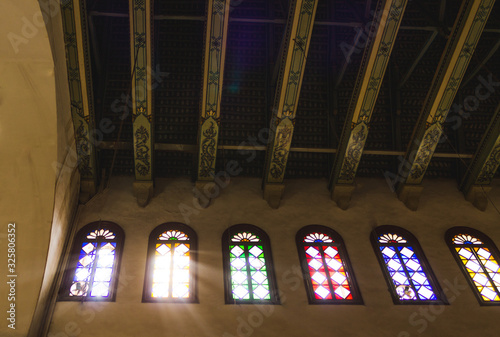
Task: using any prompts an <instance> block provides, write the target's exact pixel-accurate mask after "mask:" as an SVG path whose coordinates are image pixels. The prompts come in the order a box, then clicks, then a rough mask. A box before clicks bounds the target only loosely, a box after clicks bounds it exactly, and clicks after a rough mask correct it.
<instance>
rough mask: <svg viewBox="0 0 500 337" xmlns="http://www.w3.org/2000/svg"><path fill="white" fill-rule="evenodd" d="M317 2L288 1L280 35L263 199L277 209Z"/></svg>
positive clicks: (281, 192)
mask: <svg viewBox="0 0 500 337" xmlns="http://www.w3.org/2000/svg"><path fill="white" fill-rule="evenodd" d="M317 6H318V0H292V1H291V2H290V9H289V14H288V22H287V26H286V30H285V35H284V38H283V39H284V40H283V43H284V48H283V51H284V52H283V54H282V59H281V60H278V62H280V63H281V68H280V72H279V76H278V83H277V86H276V93H275V97H274V103H273V109H272V117H271V126H270V130H269V143H268V147H267V153H266V164H265V169H264V179H263V189H264V199H266V200H267V202H268V203H269V205H270V206H271V207H273V208H278V207H279V204H280V200H281V196H282V194H283V190H284V185H283V179H284V177H285V170H286V164H287V160H288V153H289V151H290V145H291V144H292V137H293V129H294V124H295V116H296V112H297V107H298V103H299V95H300V88H301V85H302V79H303V77H304V69H305V66H306V60H307V53H308V51H309V44H310V42H311V35H312V30H313V25H314V18H315V16H316V9H317Z"/></svg>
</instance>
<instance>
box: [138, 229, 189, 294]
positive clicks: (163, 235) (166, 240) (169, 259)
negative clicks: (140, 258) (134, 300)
mask: <svg viewBox="0 0 500 337" xmlns="http://www.w3.org/2000/svg"><path fill="white" fill-rule="evenodd" d="M197 251H198V238H197V236H196V232H195V231H194V230H193V229H191V227H189V226H187V225H185V224H182V223H178V222H168V223H164V224H161V225H159V226H158V227H156V228H155V229H154V230H153V231H152V232H151V234H150V236H149V243H148V255H147V263H146V277H145V280H144V292H143V297H142V299H143V301H144V302H197V301H198V300H197V286H196V279H197V273H196V270H197V265H196V263H197V260H198V254H197Z"/></svg>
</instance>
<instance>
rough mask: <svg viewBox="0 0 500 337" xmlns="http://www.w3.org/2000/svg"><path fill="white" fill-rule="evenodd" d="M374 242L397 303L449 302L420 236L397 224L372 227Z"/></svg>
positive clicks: (376, 252) (372, 239)
mask: <svg viewBox="0 0 500 337" xmlns="http://www.w3.org/2000/svg"><path fill="white" fill-rule="evenodd" d="M371 242H372V244H373V248H374V249H375V254H376V255H377V258H378V260H379V262H380V264H381V267H382V270H383V273H384V276H385V278H386V281H387V284H388V286H389V289H390V290H391V295H392V298H393V301H394V303H395V304H421V303H436V302H440V303H447V302H446V298H445V297H444V294H443V291H442V290H441V288H440V286H439V284H438V282H437V280H436V277H435V276H434V274H433V273H432V270H431V268H430V265H429V262H428V261H427V259H426V257H425V255H424V252H423V251H422V248H421V247H420V244H419V243H418V241H417V239H416V238H415V237H414V236H413V235H412V234H411V233H410V232H408V231H407V230H404V229H403V228H400V227H396V226H380V227H377V228H375V229H374V230H373V232H372V236H371Z"/></svg>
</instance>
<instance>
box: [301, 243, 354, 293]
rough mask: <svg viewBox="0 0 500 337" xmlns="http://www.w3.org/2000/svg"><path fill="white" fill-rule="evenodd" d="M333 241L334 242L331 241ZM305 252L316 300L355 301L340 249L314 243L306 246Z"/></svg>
mask: <svg viewBox="0 0 500 337" xmlns="http://www.w3.org/2000/svg"><path fill="white" fill-rule="evenodd" d="M307 237H308V236H306V238H307ZM328 238H329V237H328ZM304 241H306V239H304ZM331 241H333V240H331V239H330V242H331ZM306 242H308V241H306ZM309 242H310V241H309ZM304 252H305V254H306V261H307V265H308V268H309V277H310V278H311V284H312V288H313V292H314V296H315V298H316V299H318V300H331V299H337V300H352V299H353V296H352V293H351V286H350V284H349V279H348V275H347V272H346V271H345V269H344V264H343V262H342V259H341V257H340V254H339V251H338V247H335V246H330V245H322V244H320V243H316V244H314V241H313V244H311V245H305V246H304Z"/></svg>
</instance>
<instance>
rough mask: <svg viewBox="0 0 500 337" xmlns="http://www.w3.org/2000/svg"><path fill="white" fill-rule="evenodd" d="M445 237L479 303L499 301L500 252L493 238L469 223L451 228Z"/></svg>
mask: <svg viewBox="0 0 500 337" xmlns="http://www.w3.org/2000/svg"><path fill="white" fill-rule="evenodd" d="M445 240H446V243H447V244H448V246H449V247H450V250H451V252H452V254H453V256H454V257H455V259H456V260H457V263H458V264H459V265H460V266H461V269H462V271H463V272H464V274H465V277H466V278H467V280H468V281H469V283H470V285H471V286H472V288H473V289H474V290H475V291H474V293H475V294H476V297H477V299H478V301H479V303H480V304H484V305H500V266H499V264H498V262H499V261H500V253H499V252H498V248H497V247H496V246H495V244H494V243H493V241H491V240H490V238H488V237H487V236H486V235H485V234H483V233H481V232H480V231H478V230H475V229H472V228H467V227H453V228H450V229H449V230H448V231H447V232H446V234H445Z"/></svg>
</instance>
